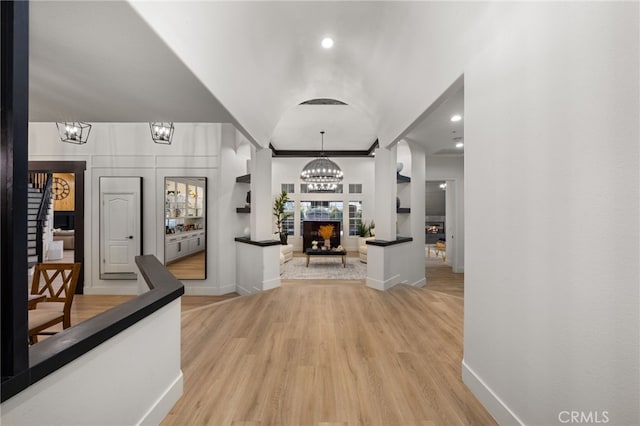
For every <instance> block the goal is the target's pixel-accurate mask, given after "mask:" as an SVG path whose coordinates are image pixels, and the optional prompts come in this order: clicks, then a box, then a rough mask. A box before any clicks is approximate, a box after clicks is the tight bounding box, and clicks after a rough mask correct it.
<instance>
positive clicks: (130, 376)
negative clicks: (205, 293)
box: [1, 299, 183, 426]
mask: <svg viewBox="0 0 640 426" xmlns="http://www.w3.org/2000/svg"><path fill="white" fill-rule="evenodd" d="M132 354H135V356H132ZM182 386H183V379H182V371H181V370H180V299H177V300H175V301H173V302H171V303H170V304H169V305H167V306H165V307H163V308H162V309H160V310H159V311H157V312H154V313H153V314H152V315H151V316H149V317H147V318H145V319H143V320H142V321H140V322H138V323H136V324H135V325H134V326H132V327H129V328H127V329H126V330H124V331H123V332H121V333H120V334H118V335H116V336H114V337H113V338H111V339H109V340H108V341H107V342H105V343H103V344H102V345H100V346H98V347H97V348H95V349H93V350H91V351H89V352H87V353H86V354H84V355H82V356H81V357H79V358H77V359H76V360H74V361H72V362H70V363H69V364H66V365H65V366H64V367H62V368H60V369H59V370H57V371H55V372H53V373H52V374H50V375H48V376H47V377H45V378H44V379H42V380H40V381H38V382H36V383H35V384H33V385H31V386H29V387H28V388H27V389H25V390H24V391H22V392H20V393H19V394H17V395H15V396H14V397H12V398H10V399H8V400H7V401H5V402H3V403H2V407H1V411H2V418H1V422H2V424H6V425H65V426H68V425H134V424H150V425H152V424H160V422H161V421H162V419H164V417H165V416H166V415H167V414H168V412H169V410H170V409H171V407H173V404H175V402H176V401H177V400H178V399H179V398H180V396H181V395H182Z"/></svg>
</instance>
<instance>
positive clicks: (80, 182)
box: [29, 161, 87, 294]
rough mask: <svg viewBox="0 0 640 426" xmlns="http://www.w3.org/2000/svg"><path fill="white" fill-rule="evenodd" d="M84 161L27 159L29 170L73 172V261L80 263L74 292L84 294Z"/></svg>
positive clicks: (85, 164)
mask: <svg viewBox="0 0 640 426" xmlns="http://www.w3.org/2000/svg"><path fill="white" fill-rule="evenodd" d="M86 170H87V162H86V161H29V171H42V172H51V173H74V174H75V202H74V210H73V212H74V221H75V224H74V226H75V231H74V248H73V261H74V262H78V263H80V265H81V266H80V276H79V277H78V285H77V287H76V294H84V233H85V229H84V174H85V171H86Z"/></svg>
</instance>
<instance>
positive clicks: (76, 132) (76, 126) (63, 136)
mask: <svg viewBox="0 0 640 426" xmlns="http://www.w3.org/2000/svg"><path fill="white" fill-rule="evenodd" d="M56 127H57V128H58V134H59V135H60V140H61V141H62V142H68V143H74V144H76V145H82V144H85V143H87V139H89V133H90V132H91V124H89V123H83V122H80V121H78V122H75V121H74V122H67V121H65V122H57V123H56Z"/></svg>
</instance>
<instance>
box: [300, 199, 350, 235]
mask: <svg viewBox="0 0 640 426" xmlns="http://www.w3.org/2000/svg"><path fill="white" fill-rule="evenodd" d="M342 206H343V202H342V201H300V229H302V222H304V221H305V220H340V221H341V220H342Z"/></svg>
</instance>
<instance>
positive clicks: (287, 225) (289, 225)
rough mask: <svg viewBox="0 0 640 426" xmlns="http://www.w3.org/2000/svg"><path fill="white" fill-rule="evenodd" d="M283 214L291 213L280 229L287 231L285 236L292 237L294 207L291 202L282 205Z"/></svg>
mask: <svg viewBox="0 0 640 426" xmlns="http://www.w3.org/2000/svg"><path fill="white" fill-rule="evenodd" d="M284 212H285V213H291V217H289V218H288V219H285V220H284V221H283V222H282V229H284V230H286V231H287V235H293V232H294V229H293V227H294V224H295V223H296V222H295V219H294V214H295V205H294V202H293V201H287V202H286V203H285V204H284Z"/></svg>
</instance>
